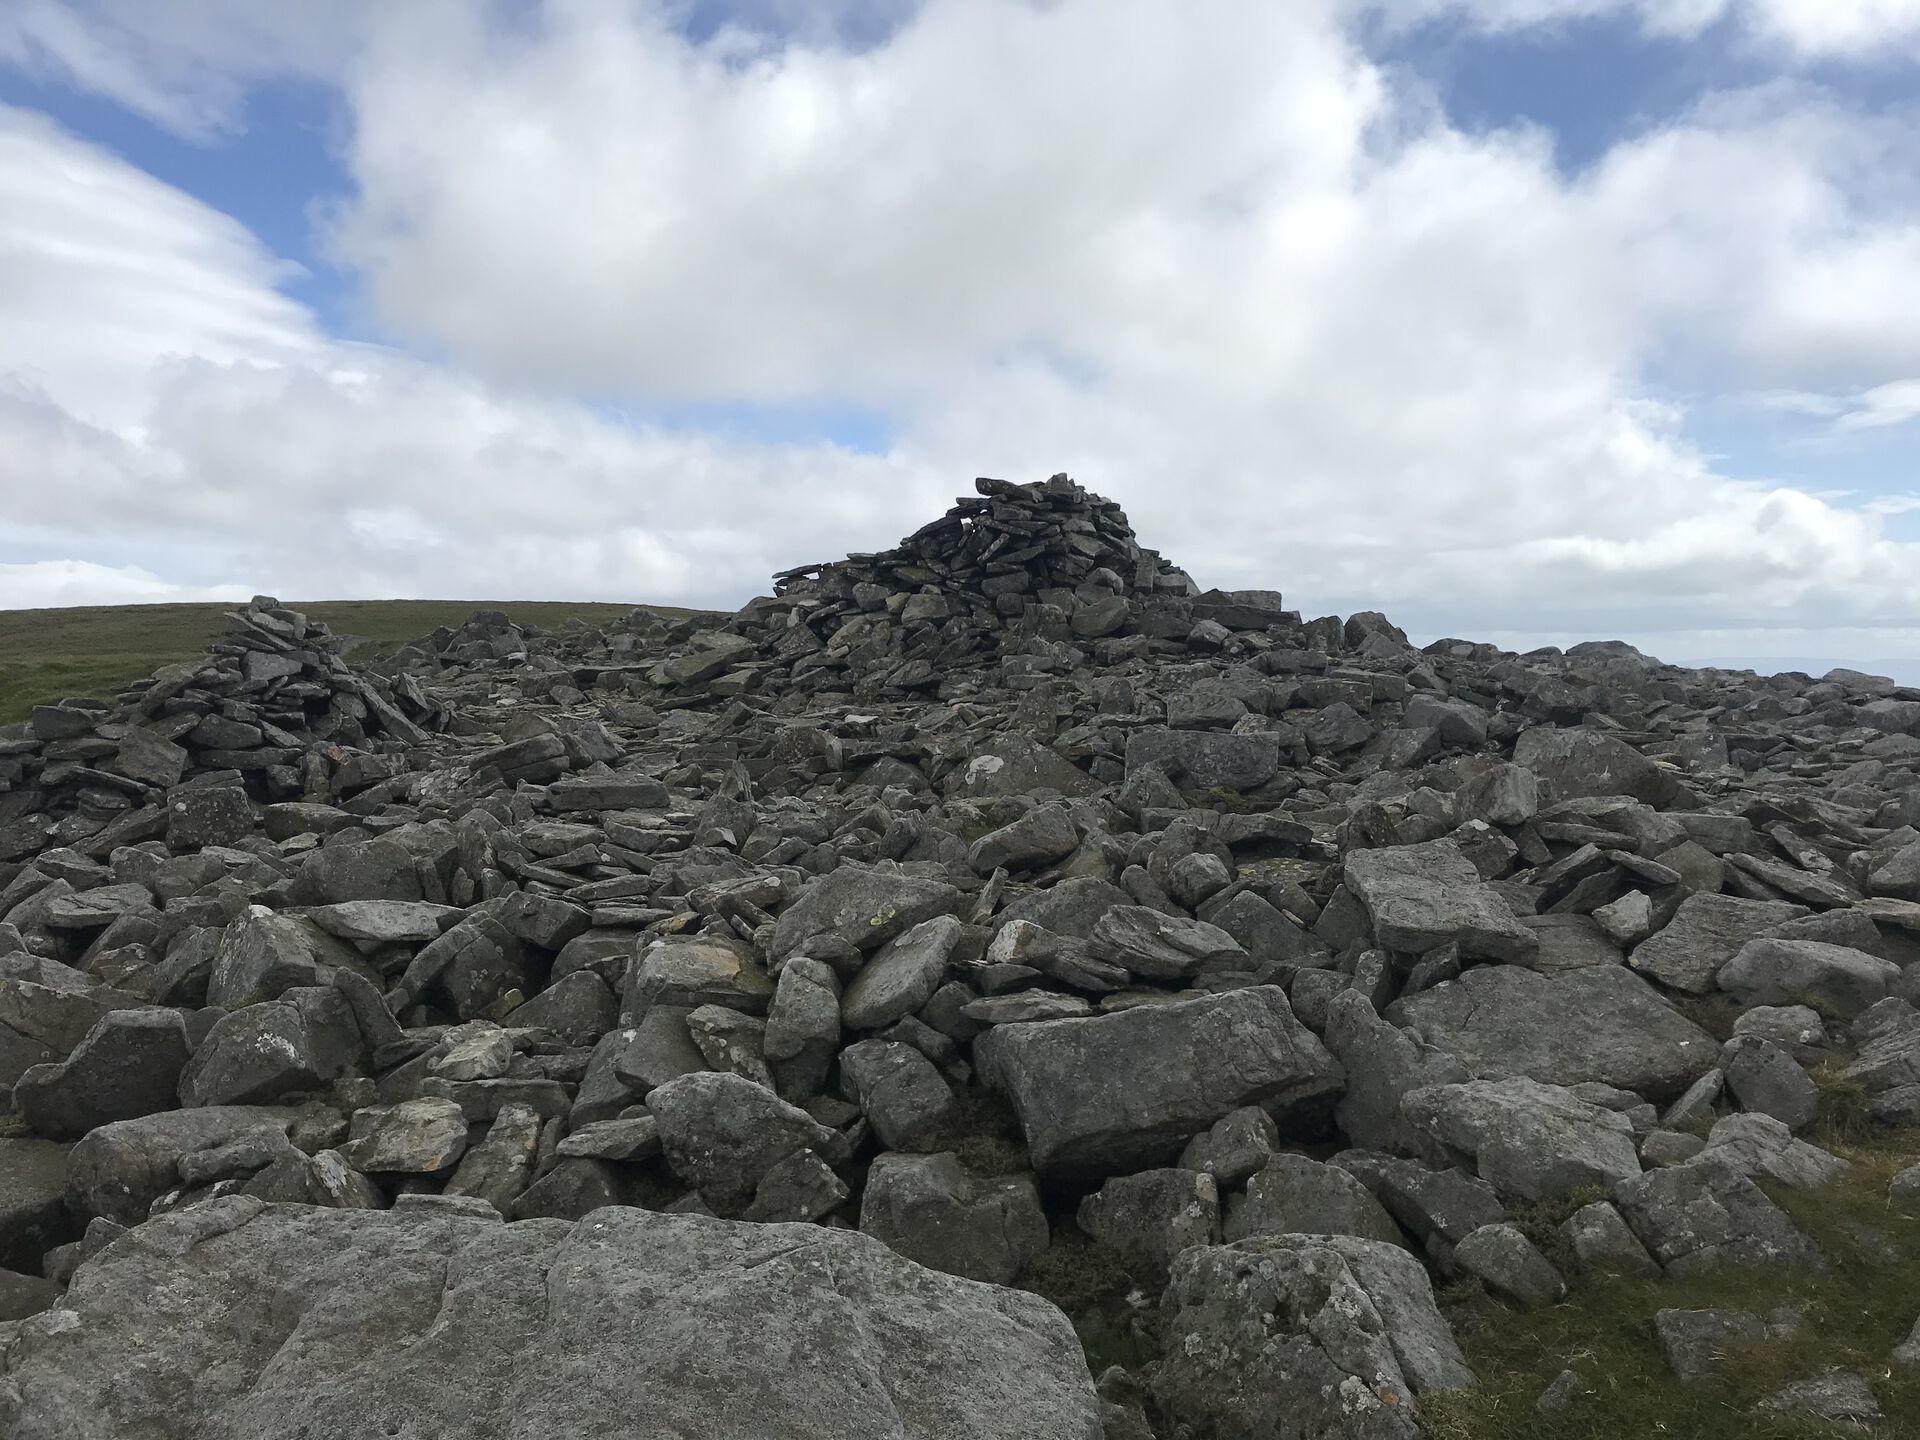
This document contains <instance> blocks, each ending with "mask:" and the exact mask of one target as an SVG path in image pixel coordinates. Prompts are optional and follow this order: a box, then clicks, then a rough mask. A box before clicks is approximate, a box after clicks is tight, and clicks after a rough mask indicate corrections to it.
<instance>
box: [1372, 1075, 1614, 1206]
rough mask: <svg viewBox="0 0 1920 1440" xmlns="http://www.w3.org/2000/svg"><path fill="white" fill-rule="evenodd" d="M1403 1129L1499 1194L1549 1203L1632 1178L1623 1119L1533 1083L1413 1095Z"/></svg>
mask: <svg viewBox="0 0 1920 1440" xmlns="http://www.w3.org/2000/svg"><path fill="white" fill-rule="evenodd" d="M1402 1112H1403V1114H1404V1115H1405V1117H1406V1120H1407V1123H1408V1124H1409V1125H1411V1126H1412V1127H1413V1129H1414V1130H1415V1131H1416V1132H1418V1133H1419V1134H1421V1135H1423V1136H1425V1137H1426V1138H1427V1139H1428V1140H1429V1141H1431V1142H1433V1143H1434V1144H1435V1145H1436V1146H1438V1147H1440V1149H1441V1151H1442V1153H1445V1154H1457V1155H1460V1156H1464V1157H1468V1158H1469V1159H1470V1160H1471V1161H1472V1163H1473V1166H1474V1168H1475V1170H1476V1172H1477V1173H1478V1174H1479V1176H1480V1178H1481V1179H1482V1180H1485V1181H1486V1182H1487V1183H1488V1184H1490V1185H1492V1186H1493V1187H1494V1188H1495V1189H1496V1190H1498V1191H1500V1192H1501V1193H1503V1194H1509V1195H1517V1196H1519V1197H1520V1198H1522V1199H1524V1200H1549V1199H1553V1198H1555V1197H1557V1196H1561V1195H1570V1194H1572V1193H1573V1192H1574V1191H1576V1190H1581V1189H1584V1188H1586V1187H1587V1186H1589V1185H1613V1184H1616V1183H1618V1182H1620V1181H1622V1180H1627V1179H1630V1178H1631V1177H1633V1176H1636V1175H1638V1174H1639V1173H1640V1160H1639V1157H1638V1156H1637V1155H1636V1154H1635V1152H1634V1146H1633V1127H1632V1126H1631V1125H1630V1124H1629V1123H1628V1122H1627V1119H1626V1117H1625V1116H1623V1115H1621V1114H1619V1113H1618V1112H1616V1111H1613V1110H1606V1109H1602V1108H1601V1107H1600V1106H1598V1105H1595V1104H1592V1103H1590V1102H1588V1101H1586V1100H1582V1099H1580V1098H1579V1097H1578V1096H1576V1095H1575V1094H1573V1092H1572V1091H1570V1090H1565V1089H1562V1088H1561V1087H1559V1086H1557V1085H1543V1084H1541V1083H1540V1082H1539V1081H1537V1080H1526V1079H1512V1080H1470V1081H1467V1082H1465V1083H1463V1084H1459V1085H1435V1086H1430V1087H1428V1088H1426V1089H1422V1090H1415V1091H1412V1092H1410V1093H1409V1094H1408V1095H1407V1098H1406V1100H1405V1102H1404V1103H1403V1105H1402Z"/></svg>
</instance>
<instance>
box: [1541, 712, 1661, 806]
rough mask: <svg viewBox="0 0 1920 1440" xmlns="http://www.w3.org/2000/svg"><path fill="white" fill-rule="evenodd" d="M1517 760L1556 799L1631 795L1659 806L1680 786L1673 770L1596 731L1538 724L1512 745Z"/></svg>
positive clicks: (1621, 741) (1624, 743) (1646, 802)
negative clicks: (1558, 728) (1539, 780)
mask: <svg viewBox="0 0 1920 1440" xmlns="http://www.w3.org/2000/svg"><path fill="white" fill-rule="evenodd" d="M1513 761H1514V763H1515V764H1516V765H1524V766H1526V767H1527V768H1528V769H1529V770H1531V771H1533V773H1534V774H1535V775H1537V776H1538V777H1539V778H1540V779H1541V780H1543V781H1545V782H1546V783H1547V785H1548V786H1549V787H1551V789H1552V792H1553V795H1554V798H1555V799H1558V800H1569V799H1580V798H1586V797H1591V796H1603V795H1629V796H1632V797H1633V798H1634V799H1635V800H1639V801H1642V802H1643V803H1645V804H1648V805H1652V806H1654V807H1656V808H1658V807H1660V806H1664V805H1666V804H1668V803H1669V802H1671V801H1672V799H1673V798H1674V796H1675V794H1676V793H1677V792H1678V789H1679V785H1678V782H1677V780H1676V779H1675V777H1674V775H1673V774H1672V772H1671V771H1668V770H1665V769H1663V768H1661V767H1660V766H1659V765H1657V764H1655V763H1654V762H1653V761H1651V760H1649V759H1647V757H1646V756H1644V755H1642V754H1641V753H1640V752H1639V751H1637V750H1635V749H1634V748H1633V747H1632V746H1630V745H1628V744H1627V743H1626V742H1625V741H1624V740H1618V739H1615V738H1614V737H1613V736H1611V735H1607V734H1604V733H1602V732H1601V731H1598V730H1586V729H1578V730H1555V729H1550V728H1548V727H1546V726H1536V727H1534V728H1533V729H1531V730H1527V731H1525V732H1523V733H1522V734H1521V736H1520V738H1519V739H1518V740H1517V741H1516V742H1515V743H1514V747H1513Z"/></svg>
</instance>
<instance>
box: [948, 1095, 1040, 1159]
mask: <svg viewBox="0 0 1920 1440" xmlns="http://www.w3.org/2000/svg"><path fill="white" fill-rule="evenodd" d="M950 1128H951V1131H952V1134H953V1153H954V1154H956V1155H958V1156H959V1157H960V1163H961V1164H962V1165H964V1166H966V1167H967V1169H968V1170H970V1171H972V1172H973V1173H974V1174H975V1175H982V1176H995V1175H1018V1174H1019V1173H1020V1172H1021V1171H1023V1170H1031V1169H1032V1168H1033V1162H1032V1160H1031V1159H1030V1158H1029V1156H1028V1154H1027V1136H1026V1132H1025V1131H1024V1130H1022V1129H1021V1128H1020V1118H1019V1117H1018V1116H1017V1115H1015V1114H1014V1113H1013V1107H1012V1106H1010V1105H1008V1104H1007V1102H1006V1101H1005V1100H1003V1099H1001V1098H1000V1097H999V1096H998V1095H995V1094H992V1093H991V1092H988V1091H980V1090H972V1089H970V1090H968V1091H967V1093H966V1094H965V1095H964V1096H963V1097H962V1098H961V1101H960V1105H959V1108H958V1111H957V1112H956V1114H955V1116H954V1119H953V1122H952V1125H951V1127H950Z"/></svg>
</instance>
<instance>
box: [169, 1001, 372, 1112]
mask: <svg viewBox="0 0 1920 1440" xmlns="http://www.w3.org/2000/svg"><path fill="white" fill-rule="evenodd" d="M366 1064H367V1054H366V1045H365V1042H364V1041H363V1040H362V1038H361V1035H360V1027H359V1023H358V1022H357V1021H356V1020H355V1019H354V1016H353V1010H352V1008H351V1007H350V1006H349V1005H348V1004H347V1001H346V999H345V997H344V996H342V995H341V993H340V992H339V991H338V990H335V989H333V988H331V987H328V988H326V989H318V988H304V987H303V988H298V989H293V990H288V991H286V992H285V993H284V994H283V995H282V996H281V997H280V998H279V999H278V1000H269V1001H267V1002H265V1003H264V1004H259V1005H249V1006H247V1007H246V1008H245V1009H244V1010H235V1011H233V1012H232V1013H231V1014H227V1015H223V1016H221V1017H220V1019H218V1020H216V1021H215V1022H214V1025H213V1028H212V1029H211V1030H209V1031H208V1032H207V1036H206V1038H205V1039H204V1040H202V1041H201V1042H200V1048H199V1049H197V1050H195V1051H194V1052H193V1057H192V1058H191V1059H190V1060H188V1061H187V1064H186V1067H185V1068H184V1069H183V1070H182V1071H181V1072H180V1103H181V1104H182V1105H186V1106H190V1107H193V1106H202V1105H265V1104H269V1103H271V1102H272V1101H275V1100H278V1099H280V1098H281V1097H282V1096H285V1095H291V1094H295V1093H300V1092H306V1091H313V1090H320V1089H324V1088H325V1087H326V1085H327V1084H328V1082H330V1081H332V1080H335V1079H337V1078H339V1077H340V1076H342V1075H353V1074H360V1073H364V1070H365V1067H366Z"/></svg>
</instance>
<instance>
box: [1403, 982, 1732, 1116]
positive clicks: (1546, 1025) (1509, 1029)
mask: <svg viewBox="0 0 1920 1440" xmlns="http://www.w3.org/2000/svg"><path fill="white" fill-rule="evenodd" d="M1386 1018H1387V1019H1389V1020H1391V1021H1393V1022H1394V1023H1395V1024H1397V1025H1403V1026H1405V1027H1406V1028H1407V1029H1408V1030H1409V1031H1410V1032H1411V1033H1412V1034H1414V1035H1416V1036H1418V1037H1419V1038H1420V1039H1421V1040H1423V1041H1425V1042H1426V1043H1428V1044H1429V1045H1432V1046H1433V1047H1434V1048H1436V1049H1439V1050H1443V1051H1445V1052H1447V1053H1448V1054H1451V1055H1454V1056H1456V1057H1458V1058H1459V1060H1460V1061H1461V1063H1462V1064H1464V1065H1465V1066H1466V1067H1467V1068H1468V1069H1469V1070H1470V1071H1472V1072H1473V1074H1474V1075H1476V1076H1479V1077H1482V1078H1489V1079H1497V1078H1500V1077H1503V1076H1508V1075H1523V1076H1526V1077H1528V1078H1530V1079H1534V1080H1540V1081H1544V1082H1546V1083H1547V1084H1550V1085H1578V1084H1580V1083H1582V1082H1584V1081H1593V1080H1597V1081H1601V1082H1603V1083H1605V1084H1608V1085H1614V1086H1618V1087H1619V1088H1621V1089H1623V1090H1634V1091H1638V1092H1639V1093H1640V1094H1642V1095H1645V1096H1648V1097H1650V1098H1653V1099H1667V1098H1669V1097H1671V1096H1674V1095H1678V1094H1679V1093H1680V1092H1681V1091H1683V1090H1685V1089H1686V1088H1687V1086H1688V1085H1689V1084H1691V1083H1692V1082H1693V1080H1694V1079H1695V1078H1696V1077H1698V1076H1699V1075H1700V1074H1702V1073H1703V1072H1704V1071H1706V1070H1708V1069H1709V1068H1711V1067H1712V1065H1713V1063H1714V1060H1715V1059H1716V1057H1717V1056H1718V1053H1719V1048H1720V1047H1719V1045H1718V1044H1717V1043H1716V1042H1715V1041H1714V1039H1713V1037H1712V1036H1711V1035H1709V1034H1707V1032H1706V1031H1704V1030H1702V1029H1701V1028H1700V1027H1699V1026H1698V1025H1696V1024H1694V1023H1693V1022H1692V1021H1691V1020H1689V1019H1687V1018H1686V1017H1685V1016H1684V1015H1682V1014H1681V1013H1680V1012H1679V1011H1678V1010H1676V1009H1674V1008H1673V1006H1672V1005H1670V1004H1669V1003H1667V1001H1665V1000H1664V999H1662V998H1661V997H1660V995H1659V994H1658V992H1656V991H1655V990H1654V989H1653V987H1652V986H1650V985H1649V984H1647V982H1646V981H1644V980H1642V979H1640V978H1639V977H1638V976H1636V975H1633V974H1631V973H1629V972H1628V971H1626V970H1624V969H1621V968H1620V967H1618V966H1614V967H1611V968H1609V967H1594V968H1592V969H1584V970H1572V971H1567V972H1565V973H1563V974H1559V975H1540V974H1537V973H1535V972H1534V971H1532V970H1528V969H1525V968H1523V967H1520V966H1515V965H1495V966H1481V967H1478V968H1475V969H1472V970H1469V971H1467V972H1466V973H1465V974H1463V975H1462V976H1461V977H1460V978H1459V979H1458V980H1454V981H1450V982H1448V983H1446V984H1443V985H1436V986H1434V988H1433V989H1431V990H1425V991H1422V992H1421V993H1419V994H1417V995H1409V996H1407V997H1406V998H1404V999H1402V1000H1397V1001H1395V1002H1394V1003H1393V1004H1392V1005H1390V1006H1388V1007H1387V1012H1386Z"/></svg>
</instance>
